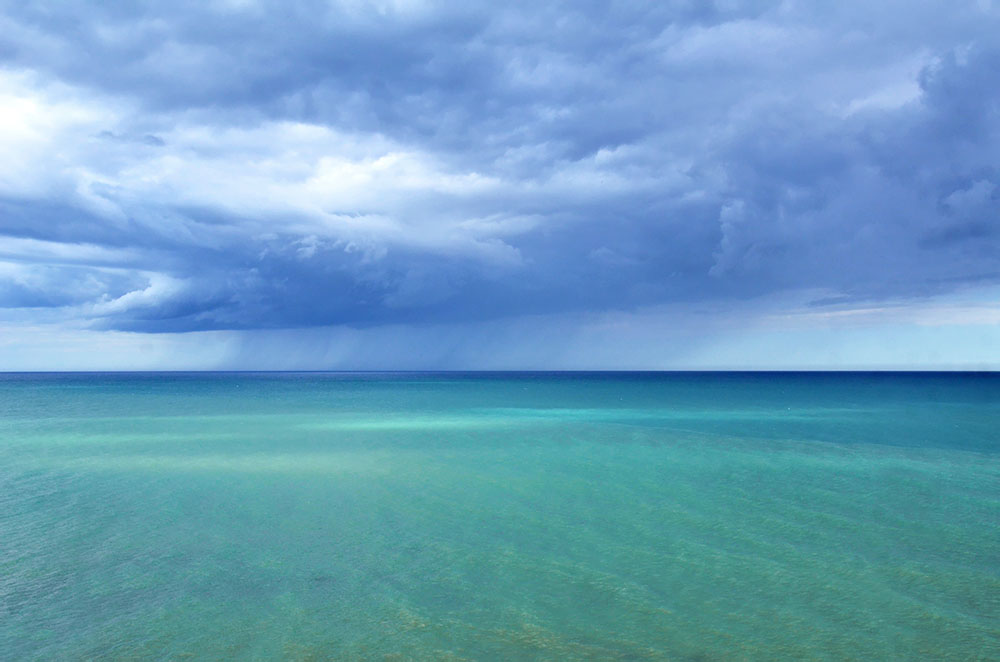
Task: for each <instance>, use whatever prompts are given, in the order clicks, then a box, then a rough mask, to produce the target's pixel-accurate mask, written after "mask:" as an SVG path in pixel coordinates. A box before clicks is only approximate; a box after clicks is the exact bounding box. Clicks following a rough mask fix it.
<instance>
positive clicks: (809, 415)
mask: <svg viewBox="0 0 1000 662" xmlns="http://www.w3.org/2000/svg"><path fill="white" fill-rule="evenodd" d="M0 658H2V659H10V660H83V659H110V660H116V659H117V660H146V659H149V660H223V659H239V660H327V659H336V660H342V659H343V660H408V659H427V660H463V659H468V660H577V659H579V660H687V661H695V660H699V661H702V662H707V661H709V660H734V659H736V660H775V659H815V660H848V659H855V660H875V659H880V660H881V659H884V660H888V659H893V660H905V659H911V660H944V659H949V660H998V659H1000V376H993V375H948V374H895V375H886V374H665V375H655V374H631V375H630V374H603V375H602V374H597V375H588V374H569V375H566V374H564V375H558V374H507V375H502V374H501V375H490V374H310V373H300V374H133V375H0Z"/></svg>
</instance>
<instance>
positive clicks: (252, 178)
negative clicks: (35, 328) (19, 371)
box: [0, 0, 1000, 333]
mask: <svg viewBox="0 0 1000 662" xmlns="http://www.w3.org/2000/svg"><path fill="white" fill-rule="evenodd" d="M0 6H2V7H3V9H2V11H0V150H2V151H0V154H2V156H0V307H2V309H3V310H4V311H5V312H3V313H0V314H2V315H5V316H6V317H5V318H4V319H8V320H18V321H19V322H22V323H24V322H30V323H36V322H38V323H42V322H44V323H46V324H50V323H63V324H70V325H75V326H76V327H78V328H79V327H82V328H89V329H93V330H101V329H106V330H120V331H133V332H135V331H138V332H149V333H166V332H190V331H209V330H256V329H289V328H297V329H302V328H309V327H317V328H319V327H330V326H338V327H352V328H371V327H381V326H385V325H396V326H397V327H398V325H428V324H445V325H447V324H456V325H463V324H468V325H475V324H480V323H483V322H487V321H490V320H494V321H496V320H501V321H502V320H508V319H509V320H514V319H521V318H524V317H525V316H538V315H560V314H561V315H566V316H569V317H572V316H587V315H617V314H630V313H632V312H634V311H641V310H649V309H653V310H655V309H658V307H660V308H662V307H671V308H670V309H671V310H680V311H685V310H690V309H692V307H694V306H700V305H706V302H707V303H708V305H719V306H725V305H729V304H727V302H729V303H731V304H732V305H737V303H739V302H744V303H741V304H739V305H741V306H743V308H744V309H745V308H746V307H747V305H746V304H745V302H752V301H767V302H773V301H775V300H779V299H781V298H782V297H787V298H788V299H789V300H792V299H794V300H795V301H796V302H797V304H796V305H799V306H805V307H807V308H810V307H812V308H816V309H821V310H822V309H827V308H830V307H834V308H835V307H838V306H841V307H842V306H845V305H855V306H859V305H868V304H869V303H870V302H880V304H879V305H882V304H886V305H891V306H898V305H901V304H902V303H905V302H907V301H914V300H925V299H927V298H928V297H941V296H947V295H949V294H951V293H956V292H965V291H967V290H969V288H990V287H994V286H995V285H996V284H997V283H1000V214H998V212H1000V170H998V164H997V159H998V155H1000V37H998V35H1000V8H998V7H995V6H994V5H993V3H991V2H988V1H982V0H981V1H979V2H953V3H943V2H914V1H911V0H908V1H906V2H902V1H899V2H894V1H889V2H881V3H874V4H871V3H855V2H850V3H832V4H830V3H827V4H822V5H818V4H816V3H804V2H803V3H800V2H789V1H783V2H777V1H775V2H765V1H762V2H748V3H730V2H722V1H718V2H684V1H673V2H660V3H636V2H565V3H560V2H551V3H538V2H531V3H520V2H514V3H504V4H503V5H502V7H500V6H497V5H496V4H495V3H481V4H480V3H433V2H419V1H407V0H396V1H391V0H386V1H383V2H361V1H354V0H351V1H347V0H345V1H342V2H335V1H327V2H319V1H310V2H273V3H271V2H263V1H262V2H254V1H252V0H248V1H236V0H230V1H217V2H208V3H201V2H199V3H185V2H178V3H169V4H167V5H164V6H163V7H161V8H158V9H157V10H155V11H152V10H150V9H149V7H148V5H146V4H145V3H87V2H32V3H15V2H7V3H2V5H0ZM866 302H867V303H866ZM767 306H768V308H767V311H766V314H768V315H773V314H774V312H775V311H774V307H773V303H768V304H767ZM750 307H751V308H752V307H753V306H750ZM747 314H750V313H747Z"/></svg>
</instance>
